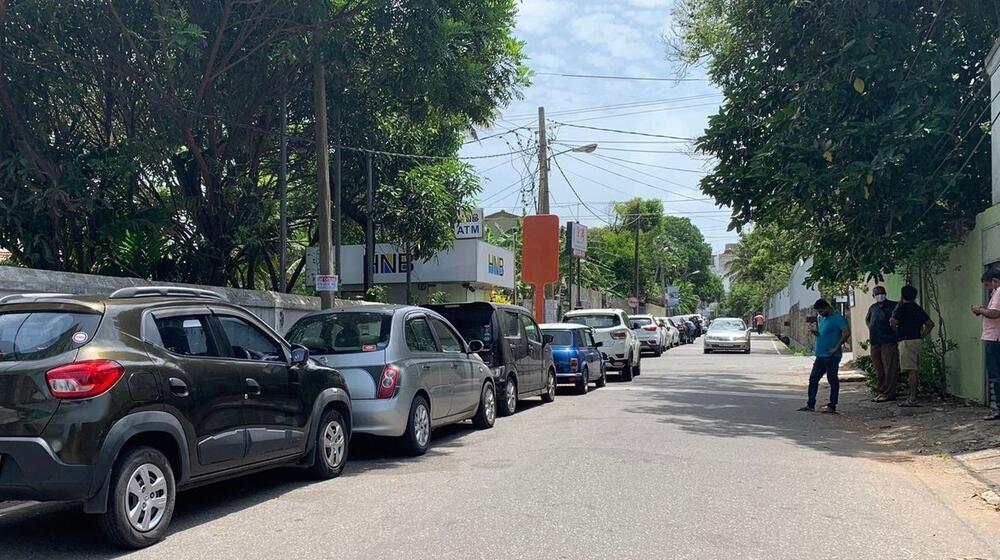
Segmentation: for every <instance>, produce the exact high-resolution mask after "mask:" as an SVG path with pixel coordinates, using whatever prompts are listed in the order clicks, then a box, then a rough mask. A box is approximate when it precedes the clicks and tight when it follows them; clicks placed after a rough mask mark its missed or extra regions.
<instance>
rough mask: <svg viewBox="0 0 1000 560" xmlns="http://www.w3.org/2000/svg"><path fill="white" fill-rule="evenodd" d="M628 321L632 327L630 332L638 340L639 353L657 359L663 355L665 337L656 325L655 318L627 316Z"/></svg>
mask: <svg viewBox="0 0 1000 560" xmlns="http://www.w3.org/2000/svg"><path fill="white" fill-rule="evenodd" d="M628 320H629V322H630V324H631V327H632V332H634V333H635V336H636V338H638V339H639V344H641V346H640V352H644V353H647V354H652V355H653V356H655V357H657V358H659V357H660V356H662V355H663V350H664V349H666V347H667V341H666V337H665V336H664V335H665V333H664V332H663V329H661V328H660V326H659V325H658V324H657V323H656V317H653V316H652V315H629V316H628Z"/></svg>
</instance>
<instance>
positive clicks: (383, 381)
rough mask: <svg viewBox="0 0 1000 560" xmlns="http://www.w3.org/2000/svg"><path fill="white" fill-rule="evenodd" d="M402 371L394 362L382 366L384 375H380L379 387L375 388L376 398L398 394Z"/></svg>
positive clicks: (386, 397)
mask: <svg viewBox="0 0 1000 560" xmlns="http://www.w3.org/2000/svg"><path fill="white" fill-rule="evenodd" d="M401 373H402V372H401V371H400V369H399V368H398V367H396V366H394V365H392V364H387V365H386V366H385V367H384V368H382V375H381V376H379V380H378V387H376V388H375V398H376V399H391V398H392V397H395V396H396V391H397V390H398V389H399V377H400V374H401Z"/></svg>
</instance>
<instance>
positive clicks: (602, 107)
mask: <svg viewBox="0 0 1000 560" xmlns="http://www.w3.org/2000/svg"><path fill="white" fill-rule="evenodd" d="M721 96H722V94H721V93H709V94H699V95H688V96H685V97H670V98H664V99H651V100H648V101H632V102H627V103H613V104H611V105H596V106H590V107H577V108H574V109H563V110H559V111H552V112H550V113H549V116H550V117H554V116H560V115H574V114H582V113H594V112H599V111H613V110H617V109H632V108H636V107H649V106H652V105H662V104H667V103H677V102H680V101H694V100H698V99H708V98H710V97H721ZM535 116H536V113H522V114H518V115H505V116H504V118H505V119H527V118H533V117H535Z"/></svg>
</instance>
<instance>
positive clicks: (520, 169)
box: [461, 0, 738, 252]
mask: <svg viewBox="0 0 1000 560" xmlns="http://www.w3.org/2000/svg"><path fill="white" fill-rule="evenodd" d="M673 2H674V0H601V1H598V0H575V1H574V0H522V2H521V8H520V14H519V17H518V23H517V28H516V31H515V33H516V35H517V37H518V38H520V39H522V40H523V41H525V42H526V54H527V56H528V61H527V65H528V66H529V67H530V68H531V69H532V70H533V71H534V72H535V73H536V75H535V76H534V77H533V79H532V82H533V83H532V85H531V86H530V87H529V88H527V89H526V90H525V91H524V92H523V95H524V98H523V99H522V100H517V101H514V102H513V103H512V104H511V105H510V106H509V107H507V108H506V109H504V110H503V111H502V115H501V118H500V119H499V120H497V122H496V123H494V126H492V127H491V128H489V129H484V130H478V131H477V136H478V138H479V140H478V141H475V140H470V142H469V143H467V144H466V146H465V147H464V148H463V150H462V153H461V155H462V156H464V157H467V158H470V159H469V161H470V163H472V164H473V165H475V167H476V169H477V170H478V172H479V174H480V176H481V177H482V178H483V180H482V184H483V192H482V193H481V194H480V197H479V198H480V205H481V206H482V207H483V208H484V210H485V212H486V214H491V213H493V212H497V211H499V210H507V211H508V212H512V213H514V214H521V213H522V208H523V207H524V205H523V203H524V202H525V199H527V202H528V203H529V204H530V206H528V211H529V212H533V211H534V203H533V202H532V200H531V194H530V189H531V185H537V168H538V162H537V151H536V150H535V145H536V142H537V140H536V139H537V128H538V107H539V106H543V107H545V111H546V118H547V121H548V124H547V125H546V126H547V129H548V130H547V136H548V137H549V138H550V141H551V145H550V150H549V153H550V155H552V154H555V156H554V160H555V163H552V164H551V169H550V173H549V189H550V191H551V198H550V200H551V202H550V208H551V212H552V213H554V214H558V215H560V217H561V218H562V220H563V221H567V220H579V221H581V222H583V223H584V224H586V225H588V226H600V225H605V224H606V223H607V222H608V221H610V220H612V219H613V218H612V217H611V215H610V212H611V203H613V202H615V201H623V200H628V199H630V198H633V197H636V196H639V197H643V198H660V199H661V200H663V203H664V207H665V208H666V210H667V213H669V214H674V215H679V216H687V217H690V218H691V219H692V221H693V222H694V224H695V225H697V226H698V228H699V229H700V230H701V231H702V234H703V235H704V236H705V240H706V241H707V242H708V243H710V244H711V245H712V247H713V251H714V252H720V251H721V249H722V248H723V246H724V245H725V243H727V242H728V243H732V242H735V241H737V240H738V236H737V235H736V233H735V232H727V231H726V227H727V224H728V222H729V216H730V214H729V212H728V210H725V209H720V207H718V206H717V205H716V204H715V203H714V201H713V200H711V199H710V198H708V197H707V196H706V195H705V194H703V193H702V192H701V191H700V190H699V189H698V181H699V180H700V178H701V177H703V176H704V175H705V173H706V172H707V171H709V170H711V168H712V160H711V158H708V157H706V156H705V155H703V154H696V153H693V152H692V150H693V143H692V142H691V141H690V140H685V139H691V138H695V137H697V136H699V135H700V134H701V133H702V131H703V130H704V128H705V126H706V125H707V123H708V118H709V116H711V115H712V114H714V113H715V112H716V111H717V110H718V107H719V104H720V103H721V100H722V96H721V94H720V92H719V90H718V89H717V88H716V87H714V86H713V85H712V84H711V83H710V82H708V81H707V80H705V73H704V71H703V70H702V69H700V68H689V69H687V71H686V73H685V74H684V77H685V78H686V79H689V80H692V81H682V82H678V81H675V80H669V81H650V80H622V79H609V78H574V77H566V76H554V75H550V74H585V75H598V76H625V77H647V78H648V77H656V78H675V77H677V76H678V75H679V73H678V72H679V71H680V70H681V66H680V65H679V64H678V63H676V62H673V61H669V60H668V59H667V47H666V44H665V42H664V36H665V35H669V34H670V33H671V28H672V21H671V14H670V10H671V6H672V5H673ZM553 121H555V122H553ZM556 123H561V124H556ZM570 125H573V126H570ZM518 127H525V128H518ZM581 127H595V128H597V129H604V130H594V129H592V128H581ZM512 129H514V130H513V131H511V130H512ZM607 129H613V130H616V131H625V132H628V134H626V133H621V132H612V131H610V130H607ZM636 132H638V133H643V134H647V135H648V134H651V135H654V136H643V135H637V134H631V133H636ZM660 136H670V137H674V138H662V137H660ZM675 138H680V140H677V139H675ZM591 143H597V144H598V146H597V150H596V151H595V152H594V153H590V154H587V153H573V152H570V153H565V154H562V155H559V152H560V151H563V150H567V149H569V148H571V147H573V146H583V145H586V144H591ZM510 152H523V153H517V154H512V155H507V156H503V157H490V156H498V155H499V154H505V153H507V154H509V153H510ZM557 164H558V165H557ZM560 168H561V170H560ZM664 168H670V169H664ZM522 186H525V188H523V189H522ZM574 190H575V191H576V192H575V193H574ZM577 195H579V196H577ZM581 200H582V202H583V203H581V202H580V201H581ZM584 203H585V204H584Z"/></svg>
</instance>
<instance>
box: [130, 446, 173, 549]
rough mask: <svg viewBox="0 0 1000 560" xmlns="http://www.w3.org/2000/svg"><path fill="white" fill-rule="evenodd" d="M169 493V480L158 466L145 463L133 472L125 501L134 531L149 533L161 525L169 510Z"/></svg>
mask: <svg viewBox="0 0 1000 560" xmlns="http://www.w3.org/2000/svg"><path fill="white" fill-rule="evenodd" d="M168 492H169V490H168V488H167V479H166V477H165V476H164V475H163V471H161V470H160V468H159V467H157V466H156V465H154V464H152V463H144V464H142V465H139V466H138V467H137V468H136V469H135V470H134V471H132V475H131V476H130V477H129V481H128V486H127V487H126V489H125V495H124V497H123V499H124V501H125V504H124V505H125V512H126V513H127V515H128V522H129V524H130V525H131V526H132V528H133V529H135V530H136V531H140V532H143V533H148V532H149V531H152V530H153V529H156V527H157V526H159V525H160V522H161V521H163V514H164V513H165V512H166V509H167V502H168V498H169V494H168Z"/></svg>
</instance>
